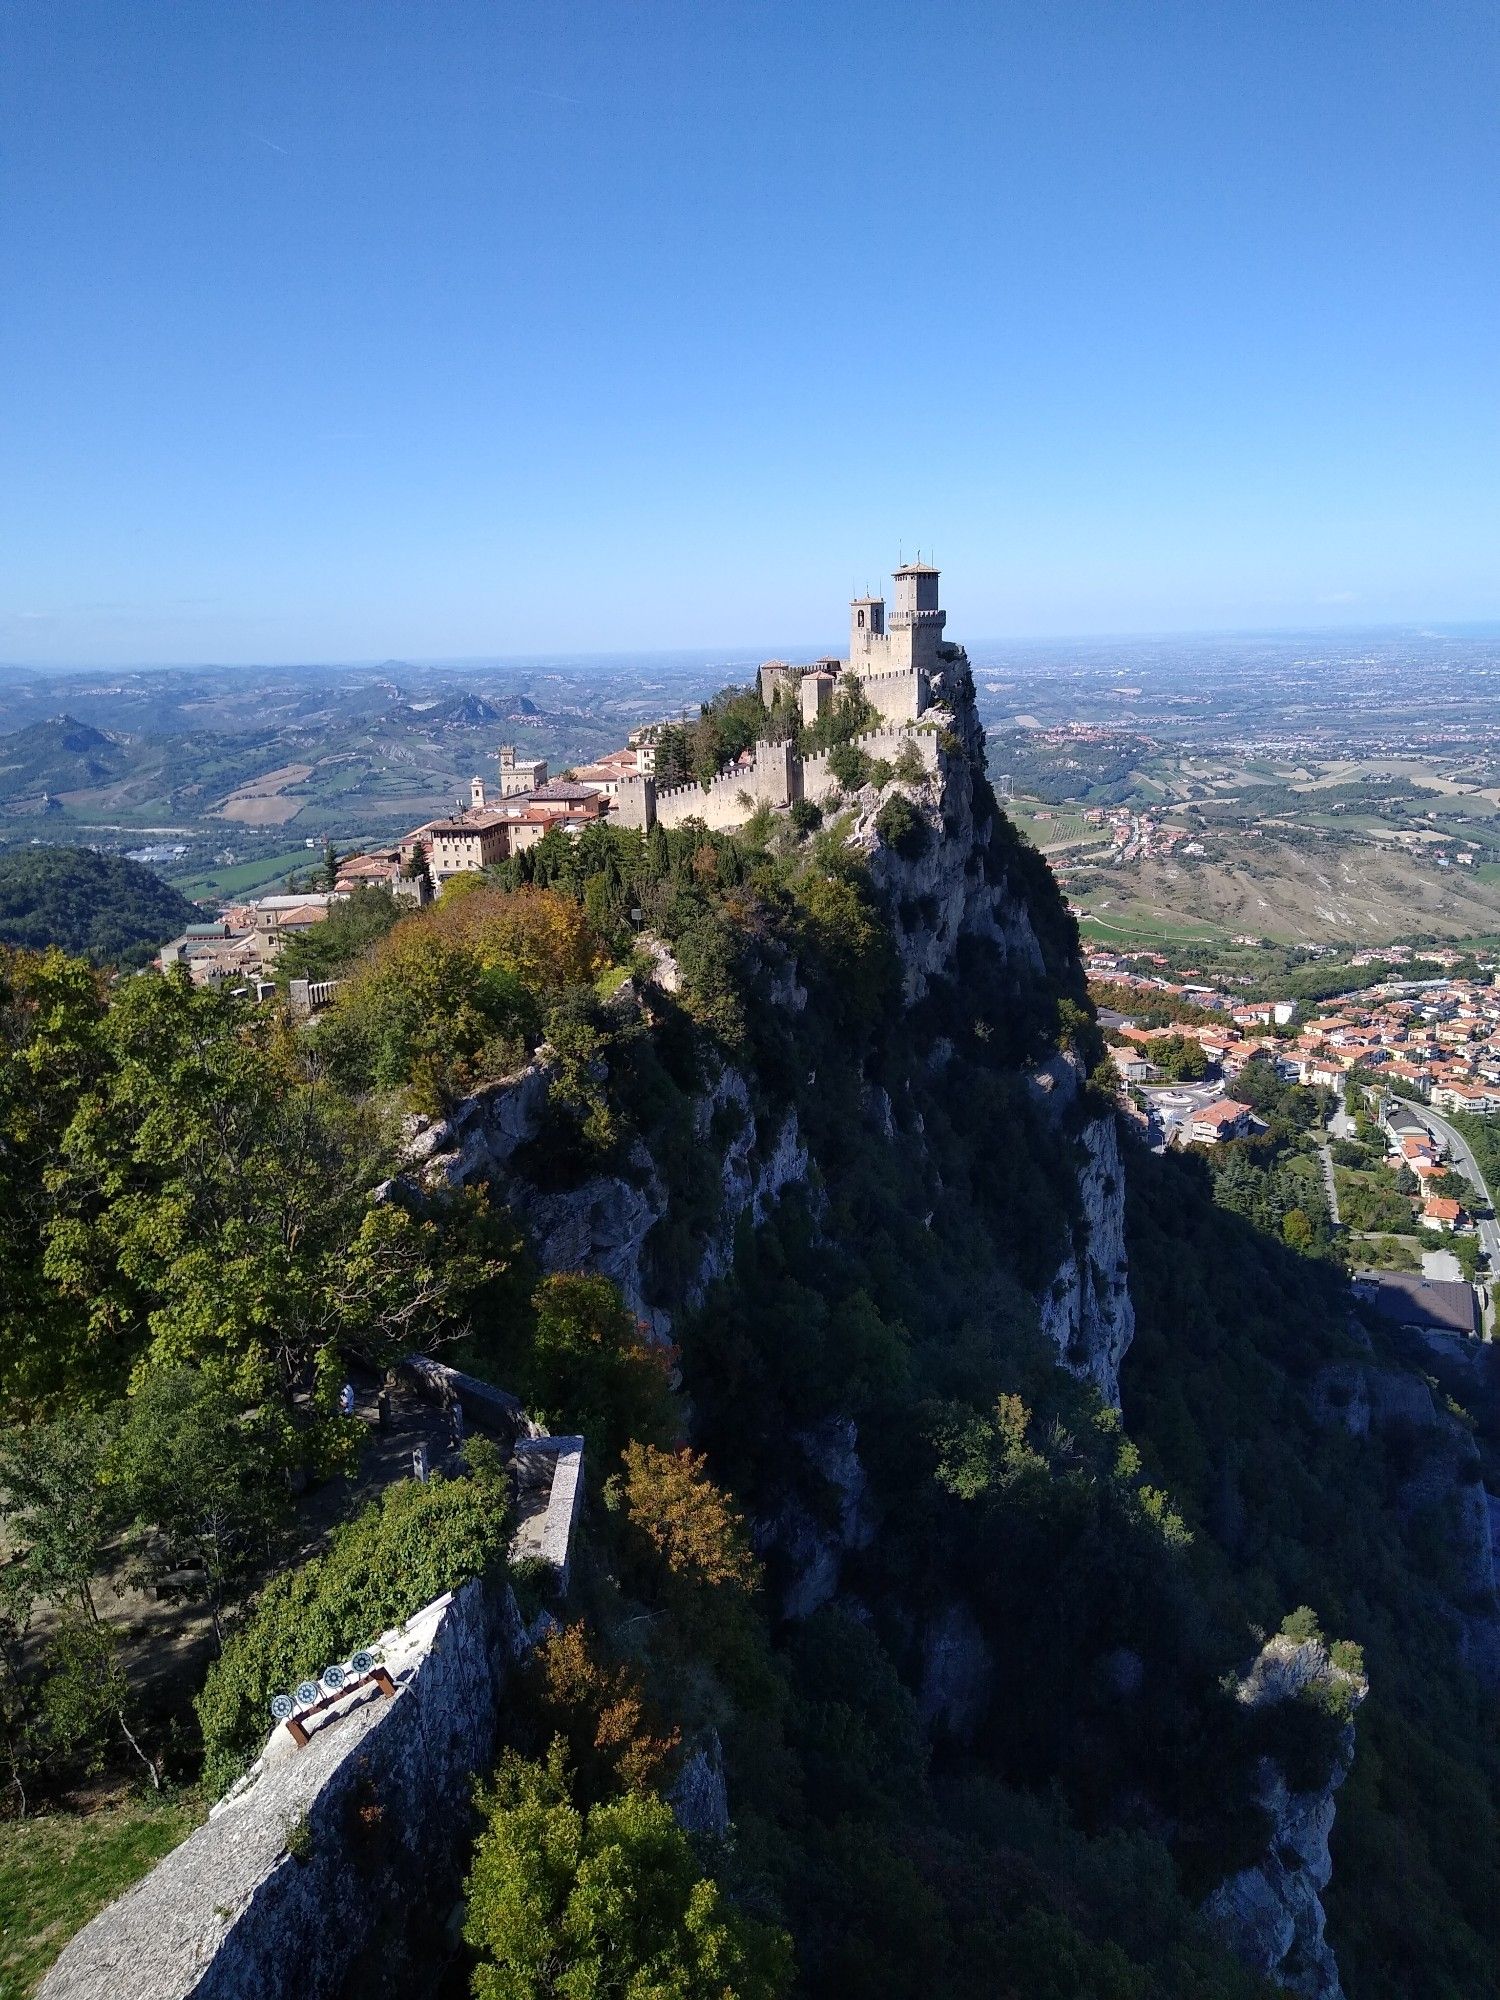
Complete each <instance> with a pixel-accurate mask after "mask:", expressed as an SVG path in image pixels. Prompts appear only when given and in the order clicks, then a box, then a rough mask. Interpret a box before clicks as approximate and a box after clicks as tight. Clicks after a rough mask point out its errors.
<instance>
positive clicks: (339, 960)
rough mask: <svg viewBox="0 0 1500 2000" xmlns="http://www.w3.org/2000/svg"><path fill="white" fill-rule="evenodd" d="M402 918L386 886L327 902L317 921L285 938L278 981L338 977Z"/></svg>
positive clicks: (357, 961) (367, 952) (277, 966)
mask: <svg viewBox="0 0 1500 2000" xmlns="http://www.w3.org/2000/svg"><path fill="white" fill-rule="evenodd" d="M400 918H401V905H400V904H399V903H398V902H397V901H396V898H395V897H394V896H393V895H392V894H391V893H390V891H389V890H388V889H372V888H358V889H356V890H355V891H354V893H353V894H352V895H351V896H350V897H349V899H348V901H347V902H344V903H334V904H331V905H330V906H329V911H328V915H327V916H326V917H325V918H324V919H323V921H322V923H320V924H311V925H309V927H308V928H307V929H306V930H303V931H298V932H297V933H296V934H295V935H294V936H292V937H290V938H288V940H287V942H286V943H285V944H284V945H283V946H282V948H281V954H280V956H279V957H278V959H277V960H276V977H277V980H278V981H279V982H280V984H281V985H283V986H285V985H287V984H288V983H289V982H290V981H291V980H293V979H337V978H338V977H339V976H340V974H342V973H345V972H347V971H348V970H349V968H350V967H351V966H354V965H358V964H359V963H360V961H361V960H362V959H365V958H368V956H369V955H370V953H371V952H372V951H373V950H374V948H375V946H376V945H377V944H378V943H379V942H380V940H381V938H383V937H384V936H385V935H386V934H387V932H388V931H391V930H393V929H394V928H395V926H396V924H397V923H398V922H399V921H400Z"/></svg>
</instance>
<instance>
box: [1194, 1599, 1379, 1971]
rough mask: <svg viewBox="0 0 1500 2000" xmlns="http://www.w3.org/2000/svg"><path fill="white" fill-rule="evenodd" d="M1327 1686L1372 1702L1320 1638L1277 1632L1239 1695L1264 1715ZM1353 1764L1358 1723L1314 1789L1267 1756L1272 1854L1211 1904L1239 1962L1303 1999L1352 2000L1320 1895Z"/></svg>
mask: <svg viewBox="0 0 1500 2000" xmlns="http://www.w3.org/2000/svg"><path fill="white" fill-rule="evenodd" d="M1328 1681H1339V1682H1341V1683H1342V1684H1343V1685H1344V1687H1345V1688H1346V1689H1347V1691H1348V1693H1349V1696H1350V1698H1351V1700H1352V1701H1353V1702H1355V1703H1358V1702H1359V1701H1360V1700H1362V1699H1363V1697H1364V1692H1365V1689H1364V1683H1363V1682H1362V1681H1358V1680H1356V1679H1355V1678H1354V1677H1353V1676H1352V1675H1349V1674H1346V1673H1343V1672H1342V1671H1341V1670H1340V1669H1339V1668H1338V1667H1335V1666H1334V1665H1333V1663H1332V1661H1331V1660H1330V1659H1329V1657H1328V1654H1327V1652H1326V1651H1325V1650H1324V1648H1323V1646H1322V1645H1321V1644H1320V1643H1319V1642H1318V1641H1316V1640H1295V1639H1288V1638H1285V1637H1283V1636H1280V1635H1278V1636H1277V1637H1276V1638H1274V1639H1270V1640H1268V1641H1267V1642H1266V1644H1265V1645H1264V1646H1263V1647H1262V1648H1261V1650H1260V1653H1259V1654H1258V1655H1257V1657H1256V1659H1255V1660H1254V1661H1253V1663H1252V1664H1251V1667H1250V1670H1249V1672H1248V1673H1247V1674H1246V1676H1245V1678H1244V1679H1243V1680H1242V1681H1241V1682H1240V1684H1239V1687H1238V1689H1237V1691H1236V1693H1237V1698H1238V1699H1239V1700H1240V1701H1242V1702H1244V1703H1245V1704H1246V1706H1247V1707H1251V1708H1260V1707H1265V1706H1268V1705H1272V1704H1275V1703H1277V1702H1284V1701H1294V1700H1297V1699H1298V1698H1299V1697H1300V1696H1301V1695H1302V1694H1303V1693H1304V1692H1306V1690H1307V1689H1309V1688H1310V1687H1312V1686H1313V1685H1314V1684H1315V1683H1317V1682H1328ZM1353 1761H1354V1725H1353V1723H1348V1724H1346V1725H1345V1726H1344V1728H1343V1730H1342V1731H1341V1733H1340V1737H1339V1742H1338V1748H1337V1751H1336V1754H1335V1758H1334V1764H1333V1769H1332V1771H1331V1773H1330V1775H1329V1778H1328V1782H1327V1783H1326V1784H1325V1785H1321V1786H1319V1787H1317V1788H1316V1789H1315V1790H1312V1791H1301V1792H1298V1791H1293V1790H1292V1789H1291V1787H1290V1785H1289V1784H1288V1782H1287V1777H1286V1774H1285V1772H1284V1771H1283V1770H1282V1769H1281V1767H1280V1765H1279V1764H1277V1763H1276V1761H1275V1760H1274V1759H1273V1758H1270V1757H1264V1758H1262V1759H1261V1762H1260V1767H1259V1771H1258V1779H1257V1788H1256V1802H1257V1804H1258V1805H1259V1806H1260V1808H1261V1809H1262V1811H1263V1812H1264V1813H1265V1814H1266V1815H1267V1817H1268V1819H1269V1822H1270V1837H1269V1839H1268V1840H1267V1843H1266V1849H1265V1853H1264V1855H1263V1856H1262V1858H1261V1860H1260V1861H1258V1862H1257V1863H1256V1864H1255V1866H1254V1867H1251V1868H1242V1869H1241V1870H1239V1872H1238V1873H1237V1874H1234V1875H1231V1876H1229V1877H1227V1878H1226V1880H1224V1881H1223V1882H1221V1883H1220V1884H1219V1886H1218V1887H1217V1888H1216V1889H1215V1890H1214V1891H1213V1893H1212V1895H1210V1896H1209V1898H1208V1899H1207V1901H1206V1902H1205V1903H1204V1905H1203V1913H1204V1915H1205V1916H1206V1917H1207V1918H1208V1919H1209V1921H1210V1922H1211V1923H1212V1924H1214V1926H1215V1927H1216V1928H1217V1929H1218V1930H1219V1931H1220V1932H1221V1934H1222V1935H1223V1937H1224V1939H1225V1941H1226V1943H1227V1944H1228V1945H1229V1946H1230V1948H1231V1949H1232V1950H1233V1951H1234V1952H1235V1954H1236V1956H1238V1957H1239V1958H1241V1959H1243V1960H1244V1962H1245V1963H1246V1964H1247V1965H1249V1966H1251V1967H1253V1968H1254V1969H1255V1970H1256V1971H1257V1972H1260V1973H1263V1974H1264V1975H1265V1976H1266V1977H1267V1978H1269V1979H1273V1980H1275V1982H1276V1983H1277V1984H1278V1985H1279V1986H1282V1987H1284V1988H1285V1989H1286V1990H1287V1992H1289V1993H1296V1994H1299V1995H1301V1996H1303V2000H1344V1989H1343V1986H1342V1984H1341V1982H1340V1980H1339V1970H1338V1963H1337V1961H1336V1959H1335V1958H1334V1954H1333V1948H1332V1946H1331V1945H1330V1944H1329V1943H1328V1940H1327V1938H1326V1937H1325V1936H1324V1924H1325V1915H1324V1910H1323V1901H1322V1894H1323V1891H1324V1889H1326V1888H1327V1886H1328V1883H1329V1880H1330V1878H1331V1877H1332V1874H1333V1858H1332V1856H1331V1854H1330V1853H1329V1848H1328V1840H1329V1835H1330V1834H1331V1832H1332V1831H1333V1821H1334V1797H1333V1795H1334V1793H1335V1791H1336V1790H1337V1789H1338V1787H1339V1786H1340V1785H1341V1784H1342V1783H1343V1782H1344V1779H1345V1778H1346V1777H1347V1776H1348V1775H1349V1768H1350V1765H1351V1764H1352V1763H1353Z"/></svg>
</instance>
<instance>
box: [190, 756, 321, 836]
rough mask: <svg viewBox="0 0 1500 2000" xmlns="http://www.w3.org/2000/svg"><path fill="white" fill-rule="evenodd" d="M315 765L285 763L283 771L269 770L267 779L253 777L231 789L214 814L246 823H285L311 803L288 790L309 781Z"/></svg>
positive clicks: (264, 824) (220, 817)
mask: <svg viewBox="0 0 1500 2000" xmlns="http://www.w3.org/2000/svg"><path fill="white" fill-rule="evenodd" d="M313 768H314V767H313V766H312V765H311V764H283V765H282V766H281V768H280V770H277V771H267V772H266V774H265V776H264V777H263V778H253V779H252V780H251V781H250V783H249V784H248V785H241V786H240V787H239V789H238V790H237V791H233V792H231V793H230V794H229V797H228V798H227V799H225V800H224V801H223V802H222V803H221V804H220V805H218V806H216V807H215V808H214V817H215V818H216V819H232V820H238V821H239V822H240V823H241V824H242V825H244V826H285V825H286V823H287V821H288V820H292V819H295V818H296V817H297V815H298V813H299V812H301V810H302V808H303V806H305V805H306V803H307V801H306V799H299V798H288V797H287V796H286V793H287V791H288V790H289V788H290V787H291V786H293V785H302V784H306V782H307V780H308V779H309V778H310V777H311V776H312V774H313Z"/></svg>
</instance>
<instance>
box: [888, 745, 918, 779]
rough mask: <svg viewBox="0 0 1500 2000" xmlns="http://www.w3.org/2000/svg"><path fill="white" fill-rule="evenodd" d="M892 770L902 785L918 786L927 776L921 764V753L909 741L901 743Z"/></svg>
mask: <svg viewBox="0 0 1500 2000" xmlns="http://www.w3.org/2000/svg"><path fill="white" fill-rule="evenodd" d="M892 768H893V770H894V771H895V773H896V776H897V777H898V778H899V779H900V780H901V782H902V784H903V785H920V784H921V782H922V780H923V778H924V777H926V775H927V772H926V768H925V767H924V765H923V763H922V753H921V751H920V750H919V749H918V748H917V746H916V744H915V743H913V742H911V740H910V739H908V740H907V741H906V742H905V743H903V744H902V745H901V748H900V750H899V751H898V752H897V753H896V761H895V764H894V765H893V766H892Z"/></svg>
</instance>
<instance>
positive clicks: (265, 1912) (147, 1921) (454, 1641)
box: [40, 1581, 519, 2000]
mask: <svg viewBox="0 0 1500 2000" xmlns="http://www.w3.org/2000/svg"><path fill="white" fill-rule="evenodd" d="M507 1595H508V1594H507ZM518 1644H519V1635H518V1621H517V1620H516V1619H515V1617H514V1606H513V1605H512V1604H509V1603H507V1604H506V1605H504V1606H493V1605H491V1604H490V1603H488V1602H487V1600H486V1596H485V1591H484V1587H483V1586H482V1585H481V1584H480V1583H479V1582H477V1581H475V1582H472V1583H468V1584H465V1585H464V1587H463V1588H462V1589H461V1590H459V1591H458V1592H456V1593H454V1594H452V1595H449V1596H446V1597H440V1598H439V1599H438V1600H437V1601H436V1603H434V1604H430V1605H428V1606H427V1607H426V1608H425V1610H422V1611H419V1612H418V1613H417V1615H416V1616H415V1617H414V1618H412V1619H410V1620H408V1622H407V1623H406V1624H405V1625H404V1626H402V1627H401V1628H400V1630H399V1631H396V1632H389V1633H387V1634H385V1635H384V1637H383V1638H382V1640H381V1649H382V1652H383V1654H384V1660H385V1665H386V1668H387V1670H388V1672H389V1673H390V1674H391V1676H392V1678H393V1680H394V1681H395V1684H396V1694H395V1696H394V1698H393V1699H391V1700H384V1699H382V1698H381V1696H380V1694H379V1693H378V1692H377V1690H376V1689H375V1688H373V1687H370V1686H365V1687H363V1688H360V1689H359V1690H357V1691H356V1692H355V1693H354V1694H352V1695H350V1696H349V1697H348V1698H347V1700H345V1701H343V1702H341V1703H339V1704H338V1705H337V1706H336V1707H334V1708H332V1709H329V1710H327V1711H325V1712H324V1713H323V1714H322V1715H321V1716H319V1718H318V1719H317V1722H316V1723H315V1724H314V1725H313V1726H312V1730H311V1740H310V1741H309V1743H308V1745H307V1747H306V1749H304V1750H299V1749H297V1747H296V1746H295V1744H294V1743H293V1742H292V1740H291V1738H290V1737H289V1736H288V1734H287V1732H286V1730H285V1728H284V1727H278V1728H277V1730H276V1731H275V1732H274V1733H273V1735H272V1737H271V1739H270V1741H269V1743H268V1744H267V1746H266V1749H265V1752H264V1754H263V1755H262V1757H261V1759H260V1761H259V1762H258V1763H257V1764H256V1765H255V1767H254V1768H253V1769H252V1771H251V1772H250V1773H249V1774H248V1776H247V1777H246V1778H245V1779H243V1780H241V1782H240V1784H239V1785H237V1786H236V1787H235V1789H234V1790H233V1791H232V1792H230V1793H229V1795H228V1796H227V1797H226V1798H225V1799H224V1800H223V1801H222V1802H221V1803H220V1804H219V1805H218V1806H216V1807H215V1808H214V1810H213V1812H212V1813H211V1814H210V1815H209V1818H208V1820H207V1822H206V1823H205V1824H204V1825H203V1826H200V1827H199V1828H198V1830H197V1831H196V1832H195V1833H193V1834H190V1835H189V1837H188V1838H187V1839H186V1840H185V1841H184V1842H183V1843H182V1845H181V1846H180V1847H178V1848H176V1849H174V1850H173V1852H172V1853H171V1854H169V1855H168V1856H167V1857H166V1859H165V1860H164V1861H162V1862H160V1863H159V1864H158V1865H157V1866H156V1867H155V1868H154V1869H153V1870H152V1871H151V1873H150V1874H149V1875H147V1876H146V1877H145V1878H144V1879H143V1880H142V1881H140V1882H139V1883H137V1884H136V1886H135V1887H134V1888H133V1889H131V1890H130V1891H128V1892H127V1894H125V1895H124V1896H122V1897H120V1899H119V1900H118V1901H117V1902H114V1903H111V1904H110V1906H109V1907H108V1909H106V1910H104V1911H102V1912H101V1913H100V1915H99V1916H97V1917H95V1918H94V1920H93V1922H92V1923H90V1924H88V1925H87V1926H86V1927H85V1928H84V1929H83V1930H82V1931H80V1932H79V1933H78V1935H77V1936H76V1937H75V1938H74V1939H73V1940H72V1942H71V1943H70V1944H69V1945H68V1946H67V1947H66V1949H65V1950H64V1951H63V1953H62V1955H61V1957H60V1958H59V1959H58V1961H57V1963H56V1964H55V1965H54V1966H53V1968H52V1970H51V1971H50V1972H49V1973H48V1975H47V1977H46V1979H45V1980H44V1981H43V1982H42V1986H41V1989H40V1990H41V1993H42V1994H43V1995H44V1996H46V2000H186V1996H188V1995H189V1994H191V1995H192V1996H194V2000H333V1996H334V1995H336V1994H340V1993H343V1992H346V1991H357V1992H361V1993H367V1994H370V1995H373V1996H377V2000H378V1996H384V1995H392V1996H393V1995H396V1994H401V1993H409V1992H412V1991H415V1990H417V1989H418V1988H419V1987H420V1986H421V1985H422V1984H423V1983H424V1977H425V1970H426V1968H424V1966H423V1964H422V1958H423V1955H424V1954H429V1953H435V1952H436V1951H437V1950H438V1949H440V1945H441V1930H442V1926H443V1924H444V1922H445V1920H446V1918H447V1915H448V1912H449V1910H450V1909H451V1907H452V1906H453V1903H454V1901H455V1899H456V1898H457V1895H458V1890H459V1882H460V1878H461V1874H462V1870H463V1867H464V1865H465V1862H466V1859H467V1848H468V1831H469V1829H468V1822H467V1818H466V1815H465V1814H464V1813H463V1812H462V1811H455V1809H454V1808H455V1801H461V1800H462V1799H464V1798H465V1797H466V1795H467V1791H468V1787H469V1786H470V1784H471V1783H472V1781H473V1778H474V1776H475V1774H476V1773H479V1772H483V1771H484V1770H486V1769H487V1768H488V1765H489V1761H490V1757H491V1753H492V1750H493V1747H494V1741H495V1726H496V1706H497V1694H498V1690H499V1688H500V1685H501V1682H502V1680H503V1676H504V1672H505V1668H506V1665H507V1662H508V1659H509V1657H510V1652H511V1649H512V1647H513V1646H515V1645H518Z"/></svg>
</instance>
